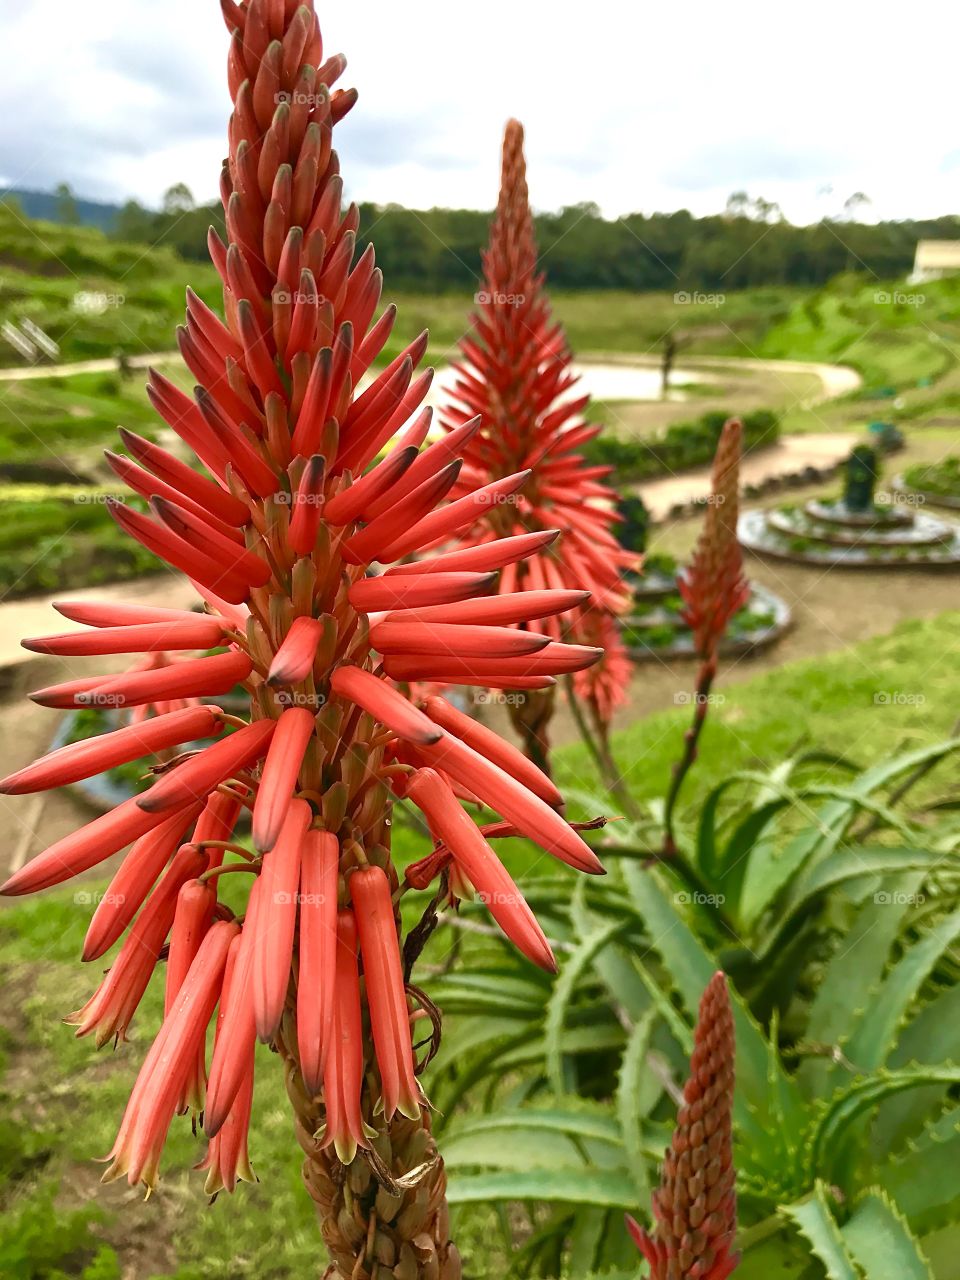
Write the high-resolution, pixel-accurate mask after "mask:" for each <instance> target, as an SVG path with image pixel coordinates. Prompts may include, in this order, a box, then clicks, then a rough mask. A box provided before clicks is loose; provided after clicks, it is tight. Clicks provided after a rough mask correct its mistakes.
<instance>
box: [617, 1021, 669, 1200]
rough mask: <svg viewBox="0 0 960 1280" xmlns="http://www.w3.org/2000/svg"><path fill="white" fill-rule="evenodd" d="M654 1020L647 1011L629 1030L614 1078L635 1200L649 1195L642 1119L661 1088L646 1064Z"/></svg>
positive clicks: (618, 1116)
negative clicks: (616, 1076) (618, 1072)
mask: <svg viewBox="0 0 960 1280" xmlns="http://www.w3.org/2000/svg"><path fill="white" fill-rule="evenodd" d="M655 1021H656V1017H655V1015H654V1014H653V1012H652V1011H651V1012H648V1013H647V1014H646V1015H645V1016H644V1017H643V1018H641V1020H640V1021H639V1022H638V1023H637V1024H636V1026H635V1027H634V1028H633V1030H632V1031H631V1033H630V1036H629V1038H628V1040H627V1047H626V1049H625V1050H624V1054H623V1058H622V1060H621V1062H620V1075H619V1078H618V1080H617V1097H616V1108H617V1118H618V1120H619V1122H620V1134H621V1137H622V1139H623V1145H624V1149H625V1152H626V1162H627V1168H628V1169H629V1171H630V1173H631V1175H632V1177H633V1182H634V1187H635V1189H636V1195H637V1202H638V1203H639V1204H644V1203H646V1201H647V1200H648V1198H649V1195H650V1179H649V1177H648V1175H647V1164H646V1159H645V1157H646V1154H647V1151H646V1146H645V1144H644V1141H643V1134H642V1126H643V1121H644V1118H645V1117H646V1116H648V1115H649V1114H650V1111H651V1110H652V1108H653V1107H654V1106H656V1104H657V1102H658V1100H659V1098H660V1095H661V1093H662V1092H663V1089H662V1086H661V1085H660V1084H659V1083H658V1081H657V1078H656V1076H655V1075H654V1074H653V1072H652V1071H651V1070H650V1069H649V1067H648V1066H647V1055H648V1053H649V1052H650V1037H651V1032H652V1031H653V1027H654V1023H655ZM658 1155H659V1153H658Z"/></svg>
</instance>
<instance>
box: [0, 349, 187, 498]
mask: <svg viewBox="0 0 960 1280" xmlns="http://www.w3.org/2000/svg"><path fill="white" fill-rule="evenodd" d="M144 378H145V375H144V374H143V373H142V372H140V371H139V370H137V371H134V372H133V374H132V375H131V377H130V378H129V379H127V380H123V379H121V378H120V377H119V376H118V375H117V374H112V373H84V374H77V375H75V376H73V377H69V378H36V379H29V380H26V381H23V382H5V383H0V475H3V474H5V475H7V476H8V477H9V478H11V479H16V478H19V476H20V475H21V474H23V473H24V471H29V470H30V469H31V468H32V469H33V470H34V471H35V473H36V476H37V477H38V478H39V477H40V476H41V475H43V474H49V476H50V478H51V479H61V480H71V479H77V478H78V475H77V473H80V475H81V476H85V475H87V474H89V473H90V472H91V470H99V471H101V472H103V474H109V472H108V471H107V470H106V467H105V464H104V462H103V457H102V451H103V449H104V448H115V449H117V448H119V446H120V440H119V437H118V436H117V427H118V425H119V426H125V427H129V428H130V429H131V430H132V431H136V432H137V433H138V434H140V435H146V436H148V437H150V438H151V439H153V438H155V437H156V434H157V431H158V429H159V427H160V426H161V425H162V424H161V423H160V420H159V418H158V417H157V415H156V413H155V412H154V411H153V409H152V408H151V407H150V403H149V401H148V400H147V397H146V392H145V391H144V385H143V384H144Z"/></svg>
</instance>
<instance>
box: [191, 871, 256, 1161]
mask: <svg viewBox="0 0 960 1280" xmlns="http://www.w3.org/2000/svg"><path fill="white" fill-rule="evenodd" d="M262 890H263V881H262V880H261V879H257V880H256V881H254V884H253V888H252V889H251V890H250V896H249V898H248V899H247V914H246V917H245V919H244V921H243V927H242V931H241V933H240V936H239V939H238V945H237V952H236V956H235V957H234V966H233V969H232V971H231V981H230V986H229V989H225V990H224V995H223V1000H222V1004H221V1011H220V1017H219V1019H218V1021H217V1037H216V1041H215V1044H214V1049H213V1059H212V1061H211V1063H210V1075H209V1078H208V1080H207V1102H206V1107H205V1108H204V1113H203V1127H204V1130H205V1132H206V1134H207V1136H208V1137H210V1138H213V1137H215V1136H216V1135H217V1134H218V1133H219V1132H220V1130H221V1129H222V1128H223V1126H224V1124H225V1123H226V1121H227V1118H228V1117H229V1115H230V1113H231V1110H232V1108H233V1106H234V1105H235V1102H236V1098H237V1095H238V1094H239V1092H240V1089H241V1087H242V1085H243V1081H244V1078H245V1077H246V1075H247V1073H248V1070H249V1064H250V1062H251V1061H252V1060H253V1055H254V1047H255V1045H256V1042H257V1027H256V1018H255V1015H254V1010H253V1000H254V995H253V965H254V953H255V948H256V945H257V918H258V914H259V910H260V899H261V897H262Z"/></svg>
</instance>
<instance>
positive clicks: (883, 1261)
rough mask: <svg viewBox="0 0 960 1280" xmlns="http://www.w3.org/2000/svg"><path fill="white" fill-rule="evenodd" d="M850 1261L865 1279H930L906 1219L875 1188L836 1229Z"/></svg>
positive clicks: (932, 1278) (867, 1193)
mask: <svg viewBox="0 0 960 1280" xmlns="http://www.w3.org/2000/svg"><path fill="white" fill-rule="evenodd" d="M840 1234H841V1236H842V1237H843V1239H844V1241H845V1242H846V1245H847V1248H848V1249H849V1251H850V1255H851V1257H852V1258H853V1260H854V1261H855V1262H856V1263H857V1264H858V1265H859V1266H860V1267H861V1268H862V1269H863V1273H864V1275H865V1276H866V1280H885V1277H887V1276H896V1277H897V1280H934V1275H933V1272H932V1271H931V1270H930V1264H929V1263H928V1262H927V1260H926V1258H925V1257H924V1256H923V1254H922V1253H921V1251H920V1246H919V1244H918V1243H917V1241H916V1240H915V1239H914V1237H913V1235H912V1234H911V1232H910V1228H909V1226H908V1225H907V1221H906V1219H905V1218H904V1216H903V1214H902V1213H901V1212H900V1211H899V1209H898V1208H897V1206H896V1205H895V1204H894V1203H893V1201H892V1200H891V1199H890V1198H889V1196H887V1195H885V1194H884V1192H883V1191H882V1190H880V1189H879V1188H878V1187H872V1188H871V1189H870V1190H869V1191H867V1192H866V1193H865V1194H864V1195H863V1196H862V1197H861V1198H860V1199H859V1200H858V1201H857V1206H856V1209H855V1210H854V1212H853V1216H852V1217H851V1218H850V1221H849V1222H847V1223H846V1225H845V1226H844V1227H843V1228H842V1229H841V1232H840Z"/></svg>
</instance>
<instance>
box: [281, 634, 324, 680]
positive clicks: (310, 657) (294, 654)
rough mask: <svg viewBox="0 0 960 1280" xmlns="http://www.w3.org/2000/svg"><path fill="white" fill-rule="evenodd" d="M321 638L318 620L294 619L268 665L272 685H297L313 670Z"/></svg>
mask: <svg viewBox="0 0 960 1280" xmlns="http://www.w3.org/2000/svg"><path fill="white" fill-rule="evenodd" d="M322 637H323V623H322V622H321V620H320V619H319V618H295V619H294V621H293V625H292V626H291V628H290V630H289V631H288V632H287V636H286V639H285V640H284V641H283V644H281V646H280V648H279V649H278V650H277V652H276V654H275V656H274V659H273V662H271V664H270V672H269V676H268V682H269V683H270V684H272V685H283V684H299V682H300V681H301V680H305V679H306V678H307V676H308V675H309V674H310V672H311V671H312V670H313V661H314V658H315V657H316V656H317V649H318V647H319V645H320V641H321V639H322Z"/></svg>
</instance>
